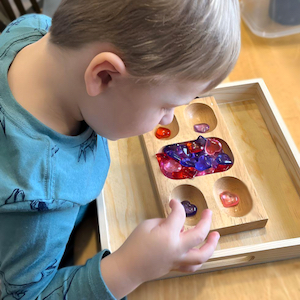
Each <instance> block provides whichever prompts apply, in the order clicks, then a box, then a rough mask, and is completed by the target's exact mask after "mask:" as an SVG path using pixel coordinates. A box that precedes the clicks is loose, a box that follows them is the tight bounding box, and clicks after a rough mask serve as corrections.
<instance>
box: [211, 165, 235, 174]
mask: <svg viewBox="0 0 300 300" xmlns="http://www.w3.org/2000/svg"><path fill="white" fill-rule="evenodd" d="M231 167H232V165H218V166H217V167H216V168H215V173H218V172H224V171H227V170H229V169H230V168H231Z"/></svg>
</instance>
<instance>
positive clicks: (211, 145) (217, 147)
mask: <svg viewBox="0 0 300 300" xmlns="http://www.w3.org/2000/svg"><path fill="white" fill-rule="evenodd" d="M221 151H222V144H221V142H219V141H218V140H215V139H211V138H208V139H207V140H206V144H205V152H206V153H207V154H209V155H214V154H215V153H217V152H221Z"/></svg>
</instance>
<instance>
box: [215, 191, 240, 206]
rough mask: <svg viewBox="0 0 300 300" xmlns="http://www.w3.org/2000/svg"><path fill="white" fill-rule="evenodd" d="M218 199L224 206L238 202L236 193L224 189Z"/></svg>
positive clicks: (234, 204)
mask: <svg viewBox="0 0 300 300" xmlns="http://www.w3.org/2000/svg"><path fill="white" fill-rule="evenodd" d="M220 199H221V201H222V204H223V206H224V207H231V206H236V205H238V204H239V202H240V198H239V196H238V195H236V194H233V193H230V192H228V191H225V192H223V193H221V194H220Z"/></svg>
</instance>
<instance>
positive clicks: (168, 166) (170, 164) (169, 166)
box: [164, 159, 182, 173]
mask: <svg viewBox="0 0 300 300" xmlns="http://www.w3.org/2000/svg"><path fill="white" fill-rule="evenodd" d="M164 169H165V170H166V171H167V172H170V173H173V172H179V171H181V169H182V166H181V164H180V163H179V162H177V161H176V160H173V159H170V160H167V161H166V162H165V163H164Z"/></svg>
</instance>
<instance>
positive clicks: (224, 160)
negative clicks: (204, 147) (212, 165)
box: [216, 153, 233, 165]
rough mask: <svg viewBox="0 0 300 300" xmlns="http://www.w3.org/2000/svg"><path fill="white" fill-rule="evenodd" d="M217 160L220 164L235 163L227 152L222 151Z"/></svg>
mask: <svg viewBox="0 0 300 300" xmlns="http://www.w3.org/2000/svg"><path fill="white" fill-rule="evenodd" d="M216 161H217V163H218V164H220V165H232V163H233V162H232V160H231V158H230V157H229V156H228V155H227V154H226V153H220V154H219V155H218V156H217V158H216Z"/></svg>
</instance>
